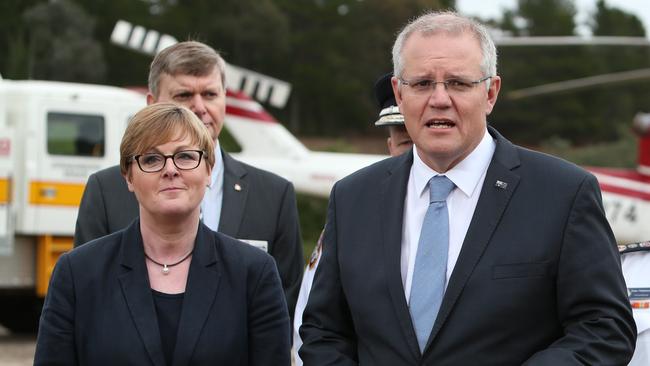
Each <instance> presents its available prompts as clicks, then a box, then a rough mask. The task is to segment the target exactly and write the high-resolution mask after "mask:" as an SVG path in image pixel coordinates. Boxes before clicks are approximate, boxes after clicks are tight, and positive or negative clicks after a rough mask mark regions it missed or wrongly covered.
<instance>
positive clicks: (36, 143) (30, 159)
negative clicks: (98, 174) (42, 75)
mask: <svg viewBox="0 0 650 366" xmlns="http://www.w3.org/2000/svg"><path fill="white" fill-rule="evenodd" d="M145 104H146V103H145V98H144V96H143V95H142V94H141V93H137V92H134V91H130V90H127V89H123V88H117V87H110V86H101V85H86V84H75V83H62V82H46V81H12V80H2V79H1V78H0V323H1V324H2V325H4V326H5V327H7V328H9V329H11V330H14V331H21V330H25V331H28V330H31V331H33V330H34V329H35V324H36V321H37V319H38V316H37V315H38V313H39V312H40V308H41V306H42V299H43V297H44V296H45V293H46V292H47V286H48V282H49V278H50V274H51V271H52V269H53V267H54V264H55V262H56V260H57V258H58V257H59V255H60V254H61V253H63V252H65V251H67V250H70V249H71V248H72V236H73V234H74V225H75V221H76V215H77V208H78V205H79V202H80V200H81V195H82V193H83V189H84V185H85V183H86V179H87V178H88V176H89V175H90V174H91V173H93V172H95V171H97V170H98V169H102V168H105V167H108V166H111V165H115V164H116V163H117V162H118V161H119V144H120V140H121V138H122V133H123V131H124V129H125V128H126V124H127V122H128V120H129V118H130V117H131V116H132V115H133V114H135V112H136V111H138V110H139V109H141V108H142V107H143V106H144V105H145Z"/></svg>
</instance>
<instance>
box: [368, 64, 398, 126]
mask: <svg viewBox="0 0 650 366" xmlns="http://www.w3.org/2000/svg"><path fill="white" fill-rule="evenodd" d="M391 77H393V73H388V74H386V75H383V76H382V77H381V78H379V79H378V80H377V81H376V82H375V99H376V100H377V104H379V119H378V120H377V121H375V126H403V125H404V116H402V114H401V113H400V111H399V107H398V106H397V102H396V101H395V95H394V94H393V87H392V86H391V82H390V79H391Z"/></svg>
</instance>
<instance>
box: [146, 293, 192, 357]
mask: <svg viewBox="0 0 650 366" xmlns="http://www.w3.org/2000/svg"><path fill="white" fill-rule="evenodd" d="M151 292H152V293H153V303H154V305H155V307H156V316H157V318H158V328H159V329H160V340H161V343H162V348H163V353H164V354H165V361H167V364H168V365H171V364H172V360H173V359H174V348H175V347H176V335H177V334H178V321H179V320H180V318H181V309H182V308H183V297H184V295H185V294H184V293H181V294H166V293H163V292H158V291H156V290H151Z"/></svg>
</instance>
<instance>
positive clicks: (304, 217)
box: [296, 194, 327, 262]
mask: <svg viewBox="0 0 650 366" xmlns="http://www.w3.org/2000/svg"><path fill="white" fill-rule="evenodd" d="M296 198H297V201H298V215H299V217H300V229H301V231H302V242H303V254H304V256H305V262H306V261H307V260H308V259H309V256H310V255H311V252H312V250H313V249H314V246H316V242H317V241H318V237H319V236H320V233H321V231H322V230H323V227H324V226H325V219H326V218H327V199H326V198H321V197H313V196H307V195H304V194H298V195H297V197H296Z"/></svg>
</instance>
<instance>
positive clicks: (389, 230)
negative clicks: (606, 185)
mask: <svg viewBox="0 0 650 366" xmlns="http://www.w3.org/2000/svg"><path fill="white" fill-rule="evenodd" d="M489 132H490V134H491V135H492V137H493V138H494V139H495V140H496V151H495V153H494V156H493V159H492V161H491V163H490V166H489V168H488V171H487V174H486V177H485V182H484V184H483V187H482V189H481V194H480V197H479V200H478V204H477V206H476V210H475V212H474V216H473V218H472V221H471V223H470V226H469V228H468V231H467V235H466V237H465V241H464V242H463V246H462V249H461V251H460V256H459V258H458V261H457V262H456V265H455V267H454V270H453V272H452V274H451V277H450V279H449V283H448V286H447V289H446V292H445V295H444V298H443V302H442V305H441V307H440V311H439V313H438V317H437V319H436V321H435V324H434V326H433V329H432V332H431V337H430V339H429V343H428V345H427V347H426V348H425V350H424V352H423V353H424V354H423V355H422V354H420V350H419V348H418V343H417V339H416V336H415V331H414V330H413V326H412V323H411V317H410V315H409V310H408V306H407V303H406V299H405V295H404V288H403V285H402V277H401V272H400V251H401V241H402V221H403V219H402V213H403V210H404V199H405V196H406V186H407V182H408V178H409V173H410V169H411V165H412V162H413V152H411V153H408V154H405V155H402V156H400V157H396V158H391V159H387V160H384V161H382V162H379V163H377V164H375V165H373V166H371V167H368V168H366V169H363V170H361V171H359V172H357V173H355V174H353V175H351V176H349V177H347V178H345V179H343V180H341V181H340V182H339V183H337V184H336V185H335V187H334V188H333V190H332V194H331V197H330V205H329V212H328V218H327V225H326V229H325V236H324V238H323V254H322V257H321V261H320V263H319V265H318V269H317V272H316V276H315V279H314V285H313V288H312V292H311V295H310V298H309V302H308V304H307V308H306V311H305V314H304V316H303V325H302V327H301V329H300V333H301V336H302V339H303V342H304V344H303V346H302V348H301V349H300V356H301V358H302V360H303V361H304V364H305V365H306V366H312V365H357V364H360V365H373V366H381V365H386V366H400V365H436V366H444V365H481V366H486V365H495V366H497V365H498V366H508V365H522V364H525V365H553V366H556V365H583V364H585V365H608V366H611V365H625V364H626V363H627V361H628V360H629V359H630V357H631V356H632V352H633V350H634V342H635V337H636V331H635V325H634V319H633V318H632V312H631V309H630V304H629V302H628V300H627V294H626V288H625V283H624V281H623V276H622V274H621V267H620V263H619V259H618V253H617V248H616V244H615V242H614V236H613V234H612V232H611V230H610V227H609V225H608V223H607V220H606V218H605V214H604V212H603V207H602V203H601V197H600V190H599V187H598V183H597V181H596V179H595V178H594V177H593V175H591V174H589V173H588V172H586V171H584V170H582V169H580V168H578V167H576V166H575V165H573V164H570V163H567V162H565V161H562V160H560V159H557V158H554V157H551V156H548V155H544V154H540V153H537V152H533V151H529V150H526V149H523V148H520V147H517V146H515V145H513V144H511V143H510V142H509V141H507V140H506V139H504V138H503V137H502V136H501V135H499V134H498V133H497V132H496V131H495V130H494V129H492V128H490V129H489ZM499 181H501V182H503V183H505V184H503V183H498V184H497V182H499Z"/></svg>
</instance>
